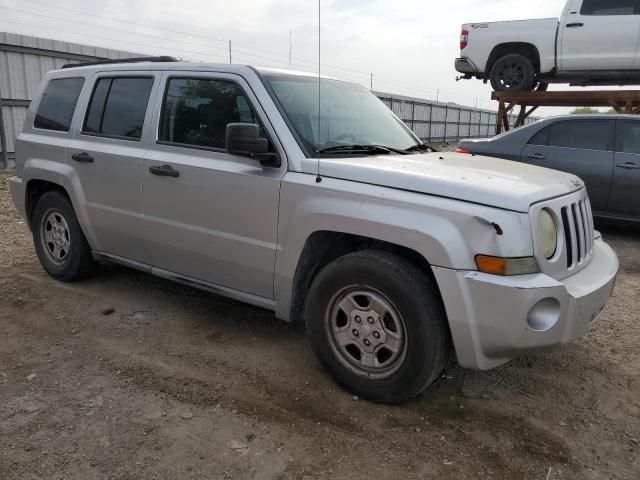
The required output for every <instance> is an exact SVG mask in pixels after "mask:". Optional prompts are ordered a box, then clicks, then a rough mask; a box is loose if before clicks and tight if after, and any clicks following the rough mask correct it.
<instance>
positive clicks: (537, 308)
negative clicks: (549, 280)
mask: <svg viewBox="0 0 640 480" xmlns="http://www.w3.org/2000/svg"><path fill="white" fill-rule="evenodd" d="M560 311H561V308H560V302H559V301H558V299H556V298H545V299H543V300H540V301H539V302H538V303H536V304H535V305H534V306H533V307H532V308H531V310H529V314H528V315H527V324H528V325H529V328H530V329H531V330H535V331H536V332H544V331H547V330H549V329H550V328H552V327H553V326H554V325H555V324H556V323H557V322H558V319H559V318H560Z"/></svg>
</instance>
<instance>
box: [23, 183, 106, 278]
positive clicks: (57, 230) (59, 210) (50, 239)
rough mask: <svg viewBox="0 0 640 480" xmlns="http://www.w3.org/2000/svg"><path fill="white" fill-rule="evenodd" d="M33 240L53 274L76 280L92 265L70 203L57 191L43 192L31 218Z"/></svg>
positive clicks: (89, 251) (43, 261)
mask: <svg viewBox="0 0 640 480" xmlns="http://www.w3.org/2000/svg"><path fill="white" fill-rule="evenodd" d="M31 230H32V232H33V243H34V245H35V249H36V254H37V255H38V259H39V260H40V263H41V264H42V266H43V267H44V269H45V270H46V271H47V273H48V274H49V275H51V276H52V277H54V278H56V279H58V280H62V281H71V280H77V279H80V278H82V277H85V276H86V275H88V274H89V273H90V272H91V270H92V268H93V267H94V265H95V261H94V260H93V257H92V255H91V248H90V247H89V244H88V243H87V240H86V239H85V237H84V234H83V233H82V229H81V228H80V224H79V223H78V219H77V217H76V214H75V212H74V210H73V207H72V206H71V203H70V202H69V200H68V199H67V197H65V196H64V195H63V194H61V193H60V192H46V193H44V194H43V195H42V196H41V197H40V198H39V199H38V201H37V203H36V206H35V209H34V211H33V216H32V219H31Z"/></svg>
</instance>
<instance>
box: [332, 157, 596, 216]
mask: <svg viewBox="0 0 640 480" xmlns="http://www.w3.org/2000/svg"><path fill="white" fill-rule="evenodd" d="M320 173H321V175H323V176H327V177H333V178H340V179H344V180H350V181H355V182H363V183H369V184H373V185H380V186H384V187H390V188H398V189H402V190H409V191H413V192H420V193H425V194H429V195H437V196H441V197H449V198H454V199H459V200H464V201H468V202H473V203H479V204H483V205H489V206H492V207H498V208H503V209H506V210H513V211H518V212H528V211H529V206H530V205H531V204H533V203H536V202H539V201H541V200H545V199H548V198H553V197H558V196H561V195H566V194H569V193H571V192H575V191H576V190H579V189H580V188H582V187H583V186H584V183H583V182H582V181H581V180H580V179H579V178H578V177H576V176H575V175H571V174H568V173H564V172H559V171H557V170H550V169H548V168H542V167H536V166H534V165H528V164H525V163H519V162H512V161H509V160H501V159H498V158H492V157H483V156H479V155H467V154H460V153H445V152H436V153H425V154H415V155H375V156H373V155H372V156H357V157H347V158H345V157H340V158H328V159H327V158H322V159H321V160H320Z"/></svg>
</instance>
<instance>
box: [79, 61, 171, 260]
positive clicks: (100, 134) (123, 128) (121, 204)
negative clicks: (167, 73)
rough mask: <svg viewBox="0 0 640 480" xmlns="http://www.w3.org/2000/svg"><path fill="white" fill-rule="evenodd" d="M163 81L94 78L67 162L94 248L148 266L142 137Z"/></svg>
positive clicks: (135, 76)
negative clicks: (156, 90)
mask: <svg viewBox="0 0 640 480" xmlns="http://www.w3.org/2000/svg"><path fill="white" fill-rule="evenodd" d="M159 80H160V75H159V74H144V75H141V74H140V73H139V72H121V71H118V72H117V74H115V73H114V72H111V73H110V74H99V75H97V76H96V77H94V78H93V85H92V86H91V89H90V93H89V94H87V95H86V98H85V99H84V102H83V104H82V105H83V106H82V107H81V108H82V111H83V112H84V111H85V110H86V114H85V115H83V117H82V121H81V124H80V125H78V128H77V130H76V133H75V134H74V137H73V141H72V142H71V144H70V145H69V148H68V149H67V158H66V162H67V163H68V164H69V165H70V166H71V167H72V168H73V170H74V172H75V174H76V178H77V181H78V182H79V187H80V188H79V189H78V191H80V192H82V194H83V195H84V199H81V203H82V205H83V206H84V207H85V208H86V213H87V217H88V220H89V226H88V228H89V229H90V230H91V231H92V232H93V237H94V239H95V245H93V247H94V248H95V249H96V250H98V251H100V252H104V253H109V254H112V255H116V256H119V257H124V258H126V259H130V260H136V261H139V262H143V263H147V262H148V261H149V257H148V255H147V249H146V247H145V244H144V236H145V233H144V230H145V229H144V222H143V220H142V192H141V181H142V178H141V175H140V168H141V163H142V157H143V156H144V154H145V152H146V151H147V148H148V144H147V141H146V138H144V135H143V132H146V130H145V125H148V124H149V123H150V121H151V114H150V112H148V109H147V106H148V104H149V98H150V97H151V95H152V91H154V88H153V87H154V83H155V84H156V87H157V84H159ZM85 106H86V108H85Z"/></svg>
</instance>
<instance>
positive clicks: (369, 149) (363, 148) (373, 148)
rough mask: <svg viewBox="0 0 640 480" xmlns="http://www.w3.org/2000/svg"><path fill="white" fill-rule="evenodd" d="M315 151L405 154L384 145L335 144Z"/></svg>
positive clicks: (402, 151)
mask: <svg viewBox="0 0 640 480" xmlns="http://www.w3.org/2000/svg"><path fill="white" fill-rule="evenodd" d="M316 153H361V154H365V155H375V154H379V153H386V154H389V153H397V154H400V155H406V154H407V152H406V151H404V150H399V149H397V148H392V147H385V146H384V145H357V144H355V145H335V146H333V147H327V148H322V149H320V150H318V151H317V152H316Z"/></svg>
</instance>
